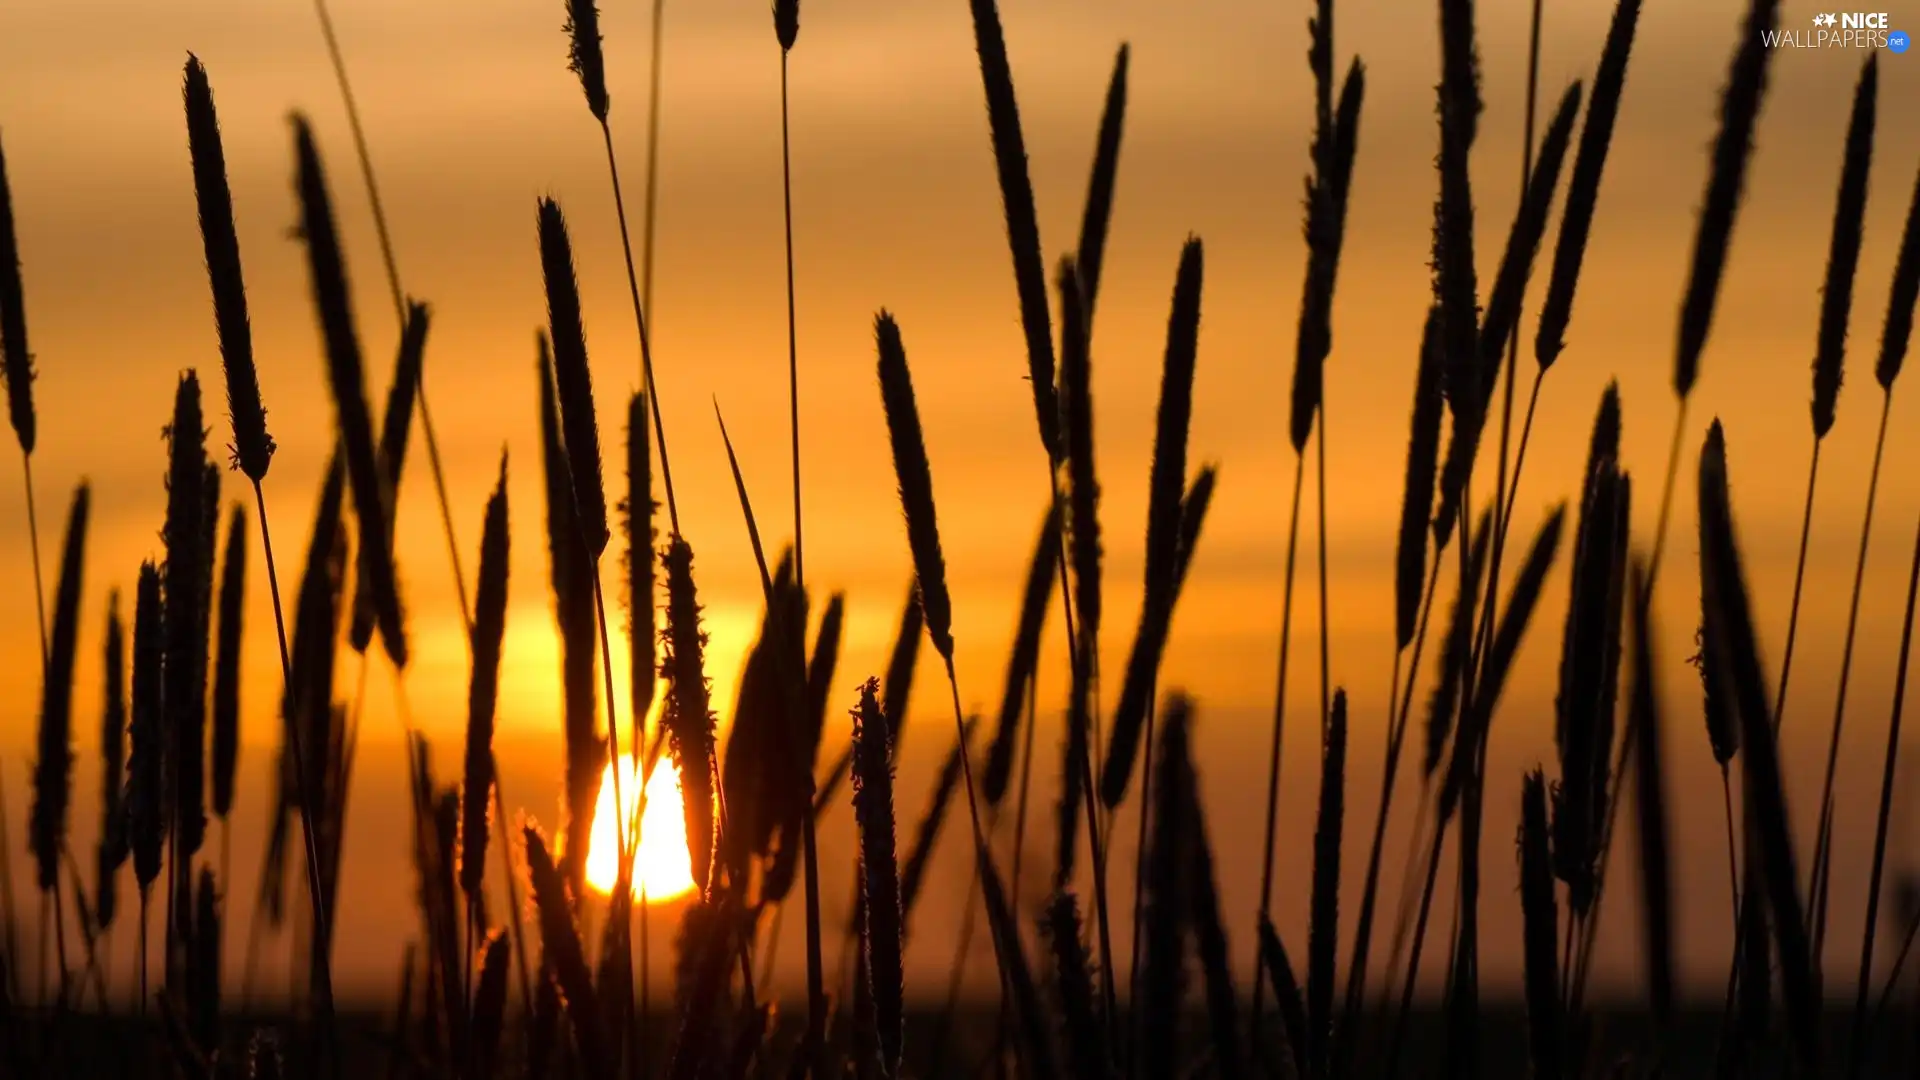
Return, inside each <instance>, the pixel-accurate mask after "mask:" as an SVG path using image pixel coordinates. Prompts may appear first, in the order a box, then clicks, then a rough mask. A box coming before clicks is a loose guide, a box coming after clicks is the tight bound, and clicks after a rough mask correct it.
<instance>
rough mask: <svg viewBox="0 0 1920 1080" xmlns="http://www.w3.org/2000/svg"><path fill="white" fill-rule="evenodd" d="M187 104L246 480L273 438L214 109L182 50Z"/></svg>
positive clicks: (237, 455)
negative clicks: (262, 397) (255, 356)
mask: <svg viewBox="0 0 1920 1080" xmlns="http://www.w3.org/2000/svg"><path fill="white" fill-rule="evenodd" d="M183 96H184V97H185V99H186V110H187V146H188V149H189V151H190V153H191V156H192V158H193V193H194V199H195V201H196V202H197V203H198V205H199V210H200V240H201V245H202V247H203V248H204V249H205V251H206V257H207V280H208V281H209V283H210V284H211V285H212V289H213V319H214V326H215V328H216V329H217V330H218V331H219V335H220V365H221V367H222V369H223V370H224V371H225V373H226V378H227V415H228V417H229V418H230V420H231V422H232V425H233V445H232V447H231V448H230V449H231V453H232V454H233V463H234V465H235V466H236V467H238V468H239V470H240V471H241V472H242V473H244V474H246V477H247V479H249V480H252V481H253V482H254V483H256V484H257V483H259V482H261V481H262V480H264V479H266V476H267V467H268V466H269V465H270V464H272V461H273V451H274V444H273V436H272V435H269V434H268V433H267V410H266V406H264V405H262V404H261V402H260V376H259V372H257V371H256V370H255V369H254V365H253V331H252V328H251V327H250V326H249V324H248V322H247V290H246V284H245V279H244V278H243V277H242V275H241V272H240V240H239V236H238V234H237V232H236V231H235V228H234V222H233V196H232V194H231V193H230V192H229V191H228V190H227V159H226V152H225V150H224V149H223V148H222V147H221V144H220V121H219V117H218V115H217V114H216V113H215V112H214V108H213V88H212V87H211V86H210V85H209V84H208V82H207V69H206V68H204V67H202V66H201V65H200V61H199V59H198V58H197V57H195V56H194V55H193V54H192V53H188V54H187V69H186V81H185V86H184V90H183Z"/></svg>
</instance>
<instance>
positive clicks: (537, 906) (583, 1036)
mask: <svg viewBox="0 0 1920 1080" xmlns="http://www.w3.org/2000/svg"><path fill="white" fill-rule="evenodd" d="M521 833H522V835H523V837H524V840H525V843H526V851H527V874H528V876H529V877H530V878H531V879H532V884H533V904H534V913H535V914H536V915H537V916H538V917H539V920H540V941H541V944H542V947H543V948H544V949H545V951H546V955H547V963H548V965H549V966H550V970H551V971H552V974H553V980H554V982H555V983H556V984H557V985H558V986H559V988H560V993H561V995H562V998H563V1000H564V1003H565V1006H566V1010H567V1019H568V1021H569V1022H570V1023H571V1024H572V1025H573V1038H574V1043H575V1046H576V1047H577V1048H578V1049H579V1051H580V1058H581V1063H582V1064H583V1065H584V1066H585V1067H586V1068H587V1070H588V1075H590V1076H607V1075H611V1074H610V1073H609V1072H608V1071H607V1058H606V1054H605V1050H604V1047H605V1042H604V1038H603V1033H602V1032H601V1030H600V1006H599V1001H598V998H597V996H596V995H595V993H594V987H593V976H592V974H591V973H590V972H589V971H588V969H587V958H586V954H585V953H584V952H583V951H582V950H581V948H580V934H579V931H578V930H577V929H576V928H575V926H574V924H573V907H572V905H571V904H569V903H568V900H567V885H566V879H565V877H563V876H562V875H561V873H560V871H559V869H558V868H557V867H555V866H554V864H553V858H552V856H550V855H549V854H548V853H547V842H546V838H545V837H543V836H541V835H540V829H539V827H538V826H535V825H525V826H522V828H521ZM585 854H586V853H585V852H581V855H583V856H584V855H585Z"/></svg>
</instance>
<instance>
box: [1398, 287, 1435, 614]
mask: <svg viewBox="0 0 1920 1080" xmlns="http://www.w3.org/2000/svg"><path fill="white" fill-rule="evenodd" d="M1444 370H1445V364H1444V360H1443V357H1442V355H1441V352H1440V308H1439V307H1438V306H1432V307H1429V308H1428V309H1427V323H1426V328H1425V329H1424V330H1423V331H1422V332H1421V335H1420V361H1419V367H1418V369H1417V372H1416V374H1415V376H1414V384H1413V420H1412V422H1411V424H1410V425H1409V429H1408V433H1407V480H1406V486H1405V488H1404V489H1403V492H1402V495H1401V501H1400V539H1399V543H1398V546H1397V547H1396V549H1395V555H1394V579H1393V584H1394V592H1393V601H1394V602H1393V613H1394V618H1393V642H1394V648H1396V649H1405V648H1406V647H1407V646H1408V645H1410V644H1412V643H1413V634H1414V629H1415V625H1414V624H1415V623H1417V622H1418V621H1419V618H1420V595H1421V586H1422V582H1423V581H1424V579H1425V578H1426V575H1427V522H1428V521H1429V520H1430V518H1431V515H1432V514H1433V477H1434V469H1435V468H1436V467H1437V465H1438V461H1439V457H1440V415H1441V412H1442V411H1443V407H1444V405H1445V400H1444V395H1443V393H1442V385H1441V375H1442V372H1443V371H1444Z"/></svg>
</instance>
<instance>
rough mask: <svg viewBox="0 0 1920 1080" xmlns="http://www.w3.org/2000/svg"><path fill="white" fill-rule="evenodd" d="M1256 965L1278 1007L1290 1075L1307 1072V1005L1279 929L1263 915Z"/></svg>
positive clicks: (1300, 1074)
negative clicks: (1271, 987)
mask: <svg viewBox="0 0 1920 1080" xmlns="http://www.w3.org/2000/svg"><path fill="white" fill-rule="evenodd" d="M1260 966H1261V968H1262V969H1263V970H1264V971H1265V973H1266V978H1267V981H1268V982H1269V983H1270V984H1272V986H1273V998H1274V1001H1275V1002H1276V1003H1277V1004H1278V1006H1279V1009H1280V1030H1281V1034H1282V1035H1283V1036H1284V1037H1285V1039H1286V1047H1285V1052H1286V1054H1287V1056H1288V1058H1289V1059H1290V1061H1291V1064H1292V1066H1293V1075H1295V1076H1297V1077H1304V1076H1306V1075H1307V1006H1306V999H1305V998H1303V997H1302V996H1301V994H1300V982H1299V980H1298V979H1296V978H1295V977H1294V974H1293V963H1292V961H1290V960H1289V959H1287V947H1286V945H1284V944H1283V943H1282V942H1281V941H1280V934H1279V931H1277V930H1275V929H1274V928H1273V921H1272V920H1271V919H1269V918H1267V917H1266V916H1265V915H1262V916H1261V917H1260Z"/></svg>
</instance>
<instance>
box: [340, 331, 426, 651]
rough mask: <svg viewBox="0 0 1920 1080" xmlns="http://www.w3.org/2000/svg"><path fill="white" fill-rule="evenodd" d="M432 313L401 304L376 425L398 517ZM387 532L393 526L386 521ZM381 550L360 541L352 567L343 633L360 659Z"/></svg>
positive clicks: (369, 635) (369, 636)
mask: <svg viewBox="0 0 1920 1080" xmlns="http://www.w3.org/2000/svg"><path fill="white" fill-rule="evenodd" d="M431 321H432V313H431V311H430V310H429V309H428V307H427V305H425V304H423V303H420V302H419V301H417V300H409V301H408V302H407V322H406V326H405V328H404V329H403V330H402V332H401V334H400V352H399V354H398V355H397V356H396V357H395V358H394V364H393V382H392V383H391V384H390V385H389V386H388V387H387V404H386V411H385V413H384V414H383V415H382V416H381V423H380V445H379V454H380V470H381V478H382V479H383V480H384V481H385V482H386V490H387V493H388V496H389V499H390V501H391V502H392V505H393V507H394V513H395V515H398V513H399V501H398V493H399V491H400V475H401V472H402V470H403V469H404V468H405V466H406V459H407V437H408V433H409V432H410V431H411V430H412V427H413V413H414V408H413V403H414V400H415V399H416V398H417V397H418V396H419V390H420V377H421V369H422V366H423V365H424V363H425V360H426V349H427V329H428V327H429V326H430V325H431ZM387 525H388V527H389V528H394V527H396V522H395V521H394V520H392V519H389V520H388V522H387ZM378 545H384V546H385V547H386V548H387V549H388V550H389V551H391V550H392V549H393V538H392V536H387V537H385V538H384V539H363V540H361V542H360V553H359V558H358V560H357V563H356V570H357V573H358V578H357V580H356V582H355V585H354V595H353V622H352V623H351V624H350V626H349V628H348V631H347V641H348V643H349V644H351V645H352V646H353V651H354V652H357V653H364V652H366V651H367V647H368V646H369V645H371V644H372V643H373V622H374V612H373V590H372V588H371V587H370V586H369V584H368V583H369V582H370V581H372V580H373V573H374V571H372V570H371V569H370V568H369V567H368V565H367V564H368V561H369V560H371V559H372V558H373V557H374V555H375V550H374V549H375V547H376V546H378Z"/></svg>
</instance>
